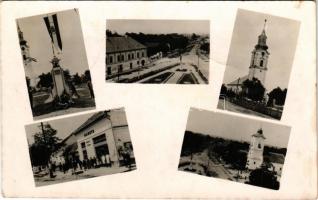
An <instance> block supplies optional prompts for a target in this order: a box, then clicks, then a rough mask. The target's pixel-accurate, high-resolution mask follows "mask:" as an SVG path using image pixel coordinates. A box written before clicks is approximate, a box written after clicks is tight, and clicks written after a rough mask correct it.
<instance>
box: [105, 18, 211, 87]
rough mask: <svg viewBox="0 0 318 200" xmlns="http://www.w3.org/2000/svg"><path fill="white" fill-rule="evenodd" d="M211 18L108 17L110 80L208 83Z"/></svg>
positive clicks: (108, 65)
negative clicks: (153, 18)
mask: <svg viewBox="0 0 318 200" xmlns="http://www.w3.org/2000/svg"><path fill="white" fill-rule="evenodd" d="M209 33H210V23H209V20H132V19H129V20H124V19H123V20H120V19H110V20H107V21H106V81H107V82H113V83H157V84H160V83H161V84H164V83H166V84H208V82H209V81H208V80H209V63H210V62H209V59H210V34H209Z"/></svg>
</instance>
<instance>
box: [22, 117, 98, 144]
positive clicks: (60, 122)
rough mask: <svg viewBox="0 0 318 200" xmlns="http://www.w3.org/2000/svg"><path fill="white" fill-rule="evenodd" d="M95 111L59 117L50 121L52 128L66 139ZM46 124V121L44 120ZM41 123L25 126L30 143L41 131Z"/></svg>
mask: <svg viewBox="0 0 318 200" xmlns="http://www.w3.org/2000/svg"><path fill="white" fill-rule="evenodd" d="M93 114H95V113H89V114H84V115H77V116H74V117H68V118H63V119H57V120H52V121H48V123H49V124H50V125H51V127H52V128H54V129H56V130H57V134H56V136H57V137H59V138H60V139H62V140H63V139H64V138H66V137H67V136H69V135H70V134H71V133H72V132H73V131H75V129H77V128H78V127H79V126H80V125H82V124H83V123H84V122H85V121H86V120H87V119H88V118H90V117H91V116H92V115H93ZM43 123H44V124H46V122H43ZM40 125H41V123H40V122H39V123H35V124H30V125H26V126H25V131H26V134H27V139H28V143H29V144H33V143H34V137H33V136H34V135H35V134H36V133H38V132H40V131H41V129H40V127H39V126H40Z"/></svg>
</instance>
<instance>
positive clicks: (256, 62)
mask: <svg viewBox="0 0 318 200" xmlns="http://www.w3.org/2000/svg"><path fill="white" fill-rule="evenodd" d="M266 22H267V19H265V22H264V27H263V30H262V33H261V34H260V35H259V36H258V42H257V44H256V45H255V47H254V50H253V51H252V56H251V62H250V66H249V73H248V79H249V80H252V79H253V78H257V79H258V80H259V81H260V82H261V83H262V84H263V85H264V84H265V78H266V72H267V62H268V56H269V52H268V51H267V49H268V46H267V44H266V40H267V36H266V32H265V29H266Z"/></svg>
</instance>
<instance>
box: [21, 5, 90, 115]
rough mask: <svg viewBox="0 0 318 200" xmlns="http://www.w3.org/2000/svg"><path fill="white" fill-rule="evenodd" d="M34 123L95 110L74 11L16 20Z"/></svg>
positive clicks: (84, 53) (75, 11)
mask: <svg viewBox="0 0 318 200" xmlns="http://www.w3.org/2000/svg"><path fill="white" fill-rule="evenodd" d="M16 24H17V31H18V37H19V44H20V50H21V55H22V60H23V65H24V71H25V79H26V86H27V91H28V99H29V102H30V106H31V110H32V114H33V118H34V119H35V120H38V119H43V118H48V117H53V116H59V115H64V114H69V113H74V112H79V111H85V110H91V109H94V108H95V96H94V91H93V86H92V80H91V75H90V70H89V68H88V62H87V58H86V51H85V46H84V40H83V35H82V29H81V24H80V18H79V13H78V10H77V9H72V10H67V11H61V12H56V13H48V14H43V15H37V16H32V17H26V18H20V19H17V20H16Z"/></svg>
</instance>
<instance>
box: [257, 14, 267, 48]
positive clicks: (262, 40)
mask: <svg viewBox="0 0 318 200" xmlns="http://www.w3.org/2000/svg"><path fill="white" fill-rule="evenodd" d="M266 22H267V19H265V20H264V26H263V30H262V33H261V34H260V35H259V36H258V42H257V45H256V46H255V48H256V49H263V50H267V49H268V46H267V44H266V40H267V36H266V33H265V30H266V25H267V24H266Z"/></svg>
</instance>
